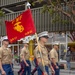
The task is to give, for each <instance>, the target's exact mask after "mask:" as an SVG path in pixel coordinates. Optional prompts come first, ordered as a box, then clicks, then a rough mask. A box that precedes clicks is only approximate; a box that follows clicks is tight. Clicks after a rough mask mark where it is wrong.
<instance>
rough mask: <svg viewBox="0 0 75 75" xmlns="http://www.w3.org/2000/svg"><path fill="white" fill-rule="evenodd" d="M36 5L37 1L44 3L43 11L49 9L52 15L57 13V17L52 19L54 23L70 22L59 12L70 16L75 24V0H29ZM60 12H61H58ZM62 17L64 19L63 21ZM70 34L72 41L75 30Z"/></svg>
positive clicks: (74, 39)
mask: <svg viewBox="0 0 75 75" xmlns="http://www.w3.org/2000/svg"><path fill="white" fill-rule="evenodd" d="M28 1H30V2H31V3H32V5H35V4H36V3H40V4H41V3H42V2H44V5H43V10H42V11H43V12H46V11H48V12H49V13H50V14H51V15H53V14H54V13H57V15H55V17H54V18H53V19H52V21H53V23H56V22H63V23H64V24H65V23H68V20H65V19H62V16H60V15H59V14H60V13H62V14H63V15H64V16H66V17H68V18H69V19H70V21H71V22H72V23H73V24H74V25H75V0H28ZM58 13H59V14H58ZM61 19H62V21H61ZM70 34H71V35H70V36H68V37H69V38H70V39H71V40H72V41H75V32H74V31H73V32H70Z"/></svg>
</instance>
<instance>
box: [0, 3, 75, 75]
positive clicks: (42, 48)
mask: <svg viewBox="0 0 75 75" xmlns="http://www.w3.org/2000/svg"><path fill="white" fill-rule="evenodd" d="M30 6H31V4H30V3H29V2H27V5H26V10H25V11H23V12H22V13H21V14H20V15H19V16H18V17H16V18H15V19H13V20H11V21H5V28H6V36H4V35H3V36H1V39H0V43H1V44H0V45H1V47H0V74H1V75H16V74H15V70H14V62H13V60H14V58H17V50H14V51H13V52H12V44H13V45H14V44H15V42H17V41H20V42H21V47H20V46H18V49H19V50H18V51H19V53H18V55H19V56H18V60H16V61H17V62H19V63H18V67H19V68H18V71H17V75H61V74H60V68H63V69H67V70H70V69H71V64H70V61H71V57H70V56H71V53H72V52H71V49H72V50H73V48H75V47H73V48H72V47H71V48H70V47H68V45H67V42H68V41H67V37H68V33H67V31H66V32H63V33H61V32H59V35H60V36H61V37H63V38H66V46H64V45H63V42H62V43H61V42H60V41H59V39H58V37H57V38H56V36H53V35H54V33H53V35H52V36H50V32H48V30H47V31H46V30H43V31H41V32H40V31H38V32H37V27H38V26H36V25H35V22H34V21H35V20H34V19H33V16H32V11H31V9H30ZM34 15H35V14H34ZM45 16H47V15H45ZM40 24H41V23H40ZM41 27H42V26H41ZM39 29H40V28H39ZM59 29H60V28H59ZM55 34H57V33H55ZM74 34H75V33H74ZM74 34H72V35H74ZM52 39H54V40H52ZM60 40H61V39H60ZM32 41H34V42H35V43H32ZM51 41H52V42H51ZM63 41H64V40H63ZM49 42H51V46H50V45H47V43H49ZM60 43H61V46H60ZM18 44H19V42H18ZM32 44H33V45H34V47H33V46H32ZM47 46H48V48H47ZM50 47H51V48H50ZM60 47H61V48H62V47H63V51H62V53H61V58H60V56H59V54H60V51H59V50H60ZM64 47H65V48H64ZM13 49H17V48H16V47H14V48H13ZM67 49H68V50H67ZM63 53H64V56H62V54H63ZM14 54H15V55H16V56H15V57H14ZM65 56H66V59H65V60H64V62H65V61H66V63H67V64H64V63H63V64H62V65H61V64H60V63H59V61H61V60H63V58H65Z"/></svg>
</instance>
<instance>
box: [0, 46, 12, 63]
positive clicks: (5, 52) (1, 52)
mask: <svg viewBox="0 0 75 75" xmlns="http://www.w3.org/2000/svg"><path fill="white" fill-rule="evenodd" d="M0 60H1V62H2V64H11V63H12V53H11V49H9V48H5V47H4V46H2V47H0Z"/></svg>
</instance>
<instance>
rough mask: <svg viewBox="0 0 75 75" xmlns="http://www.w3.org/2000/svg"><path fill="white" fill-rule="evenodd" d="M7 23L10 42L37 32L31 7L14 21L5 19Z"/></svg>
mask: <svg viewBox="0 0 75 75" xmlns="http://www.w3.org/2000/svg"><path fill="white" fill-rule="evenodd" d="M5 24H6V30H7V36H8V39H9V41H10V43H13V42H15V41H17V40H19V39H21V38H24V37H25V36H28V35H31V34H34V33H35V32H36V29H35V26H34V21H33V18H32V13H31V10H30V9H28V10H26V11H25V12H23V13H22V14H21V15H19V16H18V17H17V18H15V19H14V20H12V21H5Z"/></svg>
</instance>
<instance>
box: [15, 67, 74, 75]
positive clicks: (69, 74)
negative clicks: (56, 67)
mask: <svg viewBox="0 0 75 75" xmlns="http://www.w3.org/2000/svg"><path fill="white" fill-rule="evenodd" d="M33 68H34V67H32V69H33ZM19 69H20V66H18V67H17V66H15V67H14V75H18V74H17V72H18V71H19ZM50 73H51V72H50ZM35 75H37V72H36V73H35ZM50 75H51V74H50ZM60 75H75V70H60Z"/></svg>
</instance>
